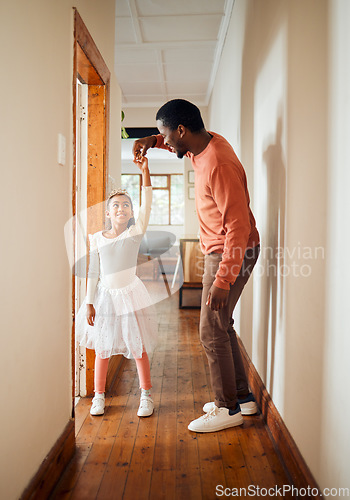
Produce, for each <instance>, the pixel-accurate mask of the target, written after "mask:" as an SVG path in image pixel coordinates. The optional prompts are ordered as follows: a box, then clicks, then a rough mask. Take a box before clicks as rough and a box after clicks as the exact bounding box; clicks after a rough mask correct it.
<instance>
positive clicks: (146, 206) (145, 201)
mask: <svg viewBox="0 0 350 500" xmlns="http://www.w3.org/2000/svg"><path fill="white" fill-rule="evenodd" d="M151 207H152V186H142V202H141V207H140V211H139V216H138V218H137V221H136V224H135V226H136V231H137V232H138V233H142V234H143V233H145V232H146V229H147V226H148V222H149V218H150V215H151Z"/></svg>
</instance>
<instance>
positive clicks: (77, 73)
mask: <svg viewBox="0 0 350 500" xmlns="http://www.w3.org/2000/svg"><path fill="white" fill-rule="evenodd" d="M110 76H111V75H110V71H109V69H108V67H107V65H106V63H105V61H104V60H103V57H102V55H101V54H100V52H99V50H98V48H97V46H96V44H95V42H94V40H93V38H92V37H91V35H90V33H89V31H88V29H87V27H86V26H85V24H84V22H83V20H82V18H81V17H80V15H79V12H78V11H77V9H76V8H74V61H73V186H72V191H73V192H72V211H73V217H74V216H75V215H76V213H75V212H76V168H77V166H76V118H77V117H76V81H77V79H79V80H80V81H81V82H82V83H85V84H87V85H88V168H87V176H88V179H87V185H88V193H87V196H88V201H87V206H88V207H92V206H94V205H96V204H98V203H101V202H103V201H104V200H105V198H106V186H107V179H108V156H109V151H108V138H109V102H110ZM90 108H92V109H93V110H94V112H93V113H89V110H90ZM89 115H91V117H89ZM101 216H102V214H101ZM102 222H103V221H102V220H101V221H96V220H93V221H90V220H89V218H88V227H87V229H88V233H93V232H95V231H98V230H99V229H101V224H102ZM97 225H99V227H97ZM74 241H75V235H74ZM74 252H75V249H74ZM74 257H75V255H74ZM72 318H73V324H72V380H73V401H74V380H75V331H74V326H75V277H74V274H73V275H72ZM94 360H95V354H94V351H91V350H90V349H87V353H86V392H87V394H91V393H92V392H93V384H94V380H93V379H94ZM73 415H74V404H73Z"/></svg>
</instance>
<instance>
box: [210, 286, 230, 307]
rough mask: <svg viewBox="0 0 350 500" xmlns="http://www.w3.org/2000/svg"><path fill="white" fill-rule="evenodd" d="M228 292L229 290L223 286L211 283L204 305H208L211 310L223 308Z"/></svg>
mask: <svg viewBox="0 0 350 500" xmlns="http://www.w3.org/2000/svg"><path fill="white" fill-rule="evenodd" d="M229 292H230V291H229V290H224V289H223V288H218V287H217V286H215V285H212V286H211V287H210V290H209V293H208V298H207V301H206V305H207V306H208V307H210V309H211V310H212V311H218V310H219V309H223V308H224V307H225V306H226V304H227V299H228V294H229Z"/></svg>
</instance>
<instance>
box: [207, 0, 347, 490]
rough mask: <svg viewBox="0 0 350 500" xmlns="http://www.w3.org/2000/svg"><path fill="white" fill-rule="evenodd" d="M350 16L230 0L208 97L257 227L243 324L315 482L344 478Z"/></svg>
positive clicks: (303, 2) (308, 4)
mask: <svg viewBox="0 0 350 500" xmlns="http://www.w3.org/2000/svg"><path fill="white" fill-rule="evenodd" d="M328 7H329V10H328ZM328 23H329V27H330V31H329V33H330V52H329V60H328V59H327V53H328V46H327V43H328V38H327V35H328ZM349 24H350V16H349V5H348V2H346V1H344V0H343V1H341V0H337V1H335V2H333V1H332V2H327V1H326V0H293V2H292V1H287V0H264V2H261V1H260V0H236V1H235V5H234V9H233V15H232V19H231V23H230V28H229V32H228V34H227V38H226V43H225V47H224V51H223V56H222V60H221V63H220V67H219V71H218V75H217V79H216V82H215V86H214V90H213V94H212V98H211V102H210V106H209V116H210V122H209V123H210V128H211V129H212V130H216V131H217V132H219V133H221V134H223V135H224V136H225V137H226V138H227V139H228V140H229V141H230V142H231V144H232V145H233V147H234V148H235V149H236V151H237V153H238V155H239V156H240V158H241V160H242V163H243V165H244V166H245V169H246V171H247V176H248V184H249V188H250V193H251V202H252V203H251V205H252V208H253V212H254V214H255V216H256V219H257V224H258V229H259V231H260V234H261V242H262V254H261V257H260V259H259V265H258V267H257V268H256V270H255V272H254V278H253V279H252V280H251V282H250V283H249V284H248V286H247V288H246V290H245V291H244V294H243V297H242V300H241V308H240V311H238V312H239V313H240V314H238V315H237V318H236V319H237V320H238V331H239V333H240V335H241V337H242V339H243V341H244V343H245V345H246V347H247V349H248V352H249V354H250V356H251V357H252V360H253V362H254V364H255V366H256V367H257V369H258V371H259V374H260V376H261V377H262V379H263V381H264V382H265V384H266V387H267V389H268V391H269V392H270V394H271V396H272V398H273V400H274V403H275V405H276V407H277V409H278V410H279V412H280V413H281V415H282V418H283V419H284V421H285V423H286V425H287V427H288V429H289V431H290V432H291V434H292V436H293V438H294V439H295V441H296V443H297V446H298V447H299V449H300V451H301V453H302V455H303V457H304V459H305V460H306V462H307V464H308V465H309V467H310V469H311V472H312V473H313V475H314V476H315V479H316V481H317V482H318V483H319V484H320V486H321V487H337V486H345V485H346V483H347V486H349V480H348V479H347V477H348V474H347V472H348V471H347V470H346V469H348V463H349V442H350V433H349V431H348V430H347V425H346V422H345V420H340V419H339V406H338V404H336V403H335V404H334V403H333V402H332V400H330V398H329V395H332V396H334V397H335V399H334V401H342V402H343V401H344V398H345V396H344V392H343V391H344V388H346V387H347V382H348V381H349V368H348V366H349V364H348V363H347V362H346V360H345V358H344V356H345V352H347V349H346V347H349V346H348V340H346V337H345V331H346V332H348V330H349V329H348V327H347V321H346V318H345V307H346V305H345V301H346V300H347V299H348V297H349V296H350V295H349V286H348V281H349V280H348V279H346V276H347V274H348V272H347V268H346V264H345V266H342V262H343V261H344V259H342V254H341V253H340V252H341V251H342V250H343V248H347V244H348V243H349V239H348V232H347V231H346V230H344V227H345V226H346V222H345V219H344V220H343V222H342V223H341V222H340V221H341V214H345V213H347V214H348V213H349V201H348V200H349V197H348V196H347V193H348V188H349V175H348V172H347V170H346V169H345V165H347V164H349V162H348V163H346V159H348V157H349V149H348V146H347V144H348V141H347V139H346V137H347V136H348V134H349V118H348V116H349V110H348V108H347V105H348V103H349V90H348V89H349V88H350V87H349V83H350V82H349V78H348V77H349V59H348V57H349V35H348V33H349V27H350V26H349ZM328 63H329V65H330V68H328ZM329 69H330V70H331V71H329ZM328 83H330V87H329V89H328ZM328 90H329V94H328ZM328 102H329V105H328ZM346 111H348V114H346ZM328 114H329V116H328ZM328 117H329V118H330V120H328ZM344 117H347V118H344ZM269 249H273V250H272V253H271V254H270V252H269ZM274 270H276V272H271V271H274ZM268 271H269V272H268ZM342 276H343V280H342ZM341 280H342V281H341ZM236 324H237V322H236ZM332 399H333V398H332ZM341 404H342V410H341V415H344V419H345V418H346V417H345V415H347V413H348V411H349V409H348V404H347V403H345V406H343V403H341ZM330 407H331V408H330ZM326 471H327V472H326ZM346 474H347V475H346Z"/></svg>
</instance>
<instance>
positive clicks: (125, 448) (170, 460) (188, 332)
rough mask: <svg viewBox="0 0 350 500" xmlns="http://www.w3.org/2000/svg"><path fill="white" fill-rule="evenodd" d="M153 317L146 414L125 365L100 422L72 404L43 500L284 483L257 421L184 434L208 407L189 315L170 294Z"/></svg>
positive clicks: (177, 498)
mask: <svg viewBox="0 0 350 500" xmlns="http://www.w3.org/2000/svg"><path fill="white" fill-rule="evenodd" d="M157 311H158V322H159V343H158V347H157V349H156V350H155V352H154V353H153V354H152V355H151V356H150V362H151V373H152V384H153V388H152V396H153V399H154V403H155V411H154V414H153V415H152V416H151V417H148V418H143V419H140V418H138V417H137V415H136V412H137V409H138V405H139V397H140V390H139V385H138V377H137V371H136V367H135V362H134V361H133V360H127V361H126V362H125V364H124V366H123V367H122V369H121V371H120V373H119V376H118V377H117V379H116V381H115V383H114V385H113V386H112V387H111V390H110V392H109V393H108V395H107V398H106V411H105V414H104V415H103V416H101V417H92V416H91V415H90V413H89V410H90V405H91V398H82V399H81V400H80V401H79V403H78V405H77V407H76V417H75V422H76V443H77V452H76V455H75V457H74V459H73V460H72V462H71V463H70V465H69V467H68V468H67V469H66V471H65V473H64V474H63V476H62V478H61V480H60V482H59V484H58V485H57V487H56V489H55V490H54V492H53V493H52V495H51V497H50V499H51V500H56V499H72V500H78V499H79V500H80V499H85V500H93V499H99V500H110V499H116V500H119V499H123V500H129V499H132V500H137V499H139V500H146V499H151V500H153V499H154V500H158V499H159V500H161V499H164V500H165V499H166V500H172V499H174V500H182V499H184V500H187V499H190V500H196V499H198V500H201V499H208V500H212V499H215V498H218V496H217V495H216V487H217V485H222V487H223V488H230V490H232V489H233V488H238V489H239V488H246V489H247V491H248V487H249V486H250V487H251V488H252V487H257V486H259V487H260V488H275V487H276V486H282V485H283V484H286V485H287V484H289V480H288V476H287V474H286V472H285V470H284V469H283V466H282V464H281V462H280V459H279V456H278V454H277V453H276V451H275V448H274V446H273V443H272V441H271V439H270V436H269V434H268V431H267V429H266V427H265V424H264V422H263V420H262V418H261V416H260V415H254V416H250V417H244V425H243V426H241V427H235V428H232V429H227V430H224V431H221V432H217V433H210V434H196V433H193V432H190V431H189V430H188V429H187V425H188V424H189V422H190V421H191V420H193V419H194V418H196V417H198V416H200V415H201V414H202V406H203V404H204V403H205V402H207V401H210V400H212V392H211V388H210V382H209V371H208V365H207V361H206V356H205V354H204V352H203V348H202V346H201V344H200V342H199V337H198V323H199V310H198V309H197V310H196V309H182V310H179V309H178V294H174V295H173V296H172V297H170V298H169V299H167V300H163V301H162V302H160V303H159V304H157ZM236 496H239V495H236ZM242 496H243V495H242ZM285 498H288V497H285Z"/></svg>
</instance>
